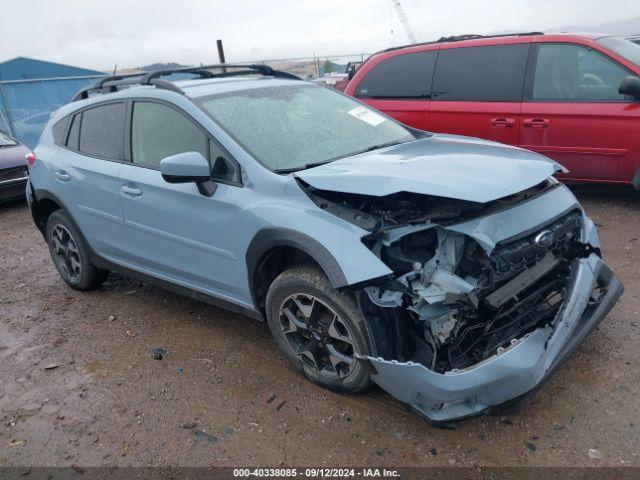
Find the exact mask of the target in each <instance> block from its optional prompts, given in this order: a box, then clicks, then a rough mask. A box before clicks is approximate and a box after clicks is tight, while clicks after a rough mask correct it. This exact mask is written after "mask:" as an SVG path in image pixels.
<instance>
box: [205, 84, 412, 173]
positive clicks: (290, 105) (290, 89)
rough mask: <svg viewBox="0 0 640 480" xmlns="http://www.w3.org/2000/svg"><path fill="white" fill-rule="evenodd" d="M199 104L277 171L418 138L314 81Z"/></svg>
mask: <svg viewBox="0 0 640 480" xmlns="http://www.w3.org/2000/svg"><path fill="white" fill-rule="evenodd" d="M198 103H199V105H200V107H201V108H202V109H203V110H204V111H205V112H206V113H207V114H208V115H210V116H211V117H212V118H213V119H214V120H215V121H216V122H217V123H218V124H219V125H220V126H221V127H222V128H224V129H225V130H226V131H227V132H228V133H229V134H230V135H231V136H233V137H234V138H235V139H236V141H238V142H239V143H240V144H242V145H243V147H244V148H245V149H246V150H248V151H249V152H250V153H251V154H252V155H253V156H254V157H255V158H256V159H257V160H258V161H260V162H262V163H263V164H264V165H265V166H266V167H267V168H269V169H271V170H274V171H292V170H300V169H303V168H308V167H309V166H311V165H312V164H320V163H325V162H329V161H331V160H335V159H337V158H341V157H346V156H349V155H353V154H355V153H360V152H363V151H367V150H372V149H374V148H379V147H380V146H385V145H389V144H395V143H401V142H407V141H410V140H413V139H414V136H413V135H412V134H411V133H410V132H409V130H407V129H406V128H404V127H403V126H401V125H400V124H399V123H396V122H395V121H393V120H390V119H388V118H387V117H385V116H383V115H381V114H379V113H377V112H376V111H375V110H373V109H371V108H368V107H366V106H363V105H362V104H360V103H358V102H356V101H354V100H351V99H350V98H349V97H346V96H344V95H342V94H339V93H336V92H334V91H332V90H330V89H328V88H325V87H320V86H316V85H311V84H301V85H286V86H279V87H266V88H255V89H250V90H242V91H234V92H228V93H223V94H219V95H212V96H209V97H205V98H202V99H200V100H199V101H198Z"/></svg>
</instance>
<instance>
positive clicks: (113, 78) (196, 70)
mask: <svg viewBox="0 0 640 480" xmlns="http://www.w3.org/2000/svg"><path fill="white" fill-rule="evenodd" d="M228 68H232V69H240V70H236V71H233V72H229V71H227V69H228ZM212 69H221V70H222V72H220V73H213V72H212V71H211V70H212ZM174 73H191V74H194V75H198V76H199V77H200V78H220V77H231V76H241V75H253V74H255V73H258V74H261V75H264V76H270V77H277V78H288V79H291V80H300V77H297V76H296V75H293V74H291V73H287V72H282V71H280V70H274V69H273V68H271V67H270V66H269V65H260V64H250V65H242V64H232V63H219V64H214V65H201V66H197V67H179V68H167V69H163V70H156V71H153V72H138V73H130V74H126V75H109V76H106V77H103V78H100V79H98V80H97V81H96V83H95V84H93V85H91V86H88V87H85V88H83V89H82V90H80V91H79V92H78V93H76V94H75V95H74V96H73V99H72V100H71V101H72V102H75V101H77V100H83V99H85V98H89V94H90V93H94V92H104V91H105V90H107V91H108V92H116V91H118V87H122V86H126V85H153V86H155V87H156V88H162V89H164V90H170V91H172V92H176V93H180V94H181V95H184V91H183V90H182V89H181V88H180V87H178V86H177V85H175V84H173V83H171V82H170V81H168V80H163V79H162V77H166V76H168V75H172V74H174Z"/></svg>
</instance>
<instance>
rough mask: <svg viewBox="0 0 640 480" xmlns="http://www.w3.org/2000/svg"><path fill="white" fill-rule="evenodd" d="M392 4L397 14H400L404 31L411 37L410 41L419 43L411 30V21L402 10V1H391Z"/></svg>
mask: <svg viewBox="0 0 640 480" xmlns="http://www.w3.org/2000/svg"><path fill="white" fill-rule="evenodd" d="M391 3H392V4H393V7H394V8H395V9H396V13H397V14H398V18H399V19H400V23H402V26H403V27H404V31H405V33H406V34H407V37H409V41H411V43H417V40H416V36H415V34H414V33H413V30H412V29H411V25H409V19H408V18H407V16H406V15H405V13H404V9H403V8H402V4H401V3H400V0H391Z"/></svg>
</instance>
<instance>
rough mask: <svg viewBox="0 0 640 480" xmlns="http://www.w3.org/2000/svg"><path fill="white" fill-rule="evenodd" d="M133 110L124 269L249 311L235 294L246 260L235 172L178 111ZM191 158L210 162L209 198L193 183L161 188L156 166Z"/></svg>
mask: <svg viewBox="0 0 640 480" xmlns="http://www.w3.org/2000/svg"><path fill="white" fill-rule="evenodd" d="M132 108H133V111H132V115H131V117H132V120H131V163H130V164H127V165H123V166H122V169H121V170H120V188H121V198H122V204H123V212H124V221H125V226H126V229H127V237H128V239H129V243H130V251H129V256H130V258H129V259H128V262H129V263H130V264H132V265H133V266H134V268H136V269H137V270H139V271H142V272H146V273H147V274H150V275H152V276H155V277H158V278H161V279H164V280H167V281H170V282H172V283H177V284H180V285H182V286H185V287H189V288H191V289H194V290H198V291H202V292H204V293H208V294H212V295H215V296H217V297H219V298H223V299H226V300H229V301H233V302H235V303H246V302H245V301H243V300H246V299H241V298H240V297H241V289H240V288H238V285H243V284H244V283H243V278H244V277H243V272H245V271H246V266H245V263H244V262H245V260H244V257H242V256H241V254H240V252H239V251H238V248H239V247H238V241H237V237H236V234H235V232H234V227H235V226H236V225H237V222H236V219H237V216H238V215H237V214H238V211H239V209H238V207H237V205H239V204H241V202H240V197H241V196H242V195H243V193H245V192H244V188H242V187H241V186H240V184H239V182H240V179H239V168H238V166H237V164H236V163H235V161H233V160H232V159H231V158H230V156H229V155H228V154H227V153H226V152H224V151H223V150H222V149H221V148H220V147H219V146H218V144H217V143H216V142H215V141H213V140H211V139H210V138H209V136H208V135H207V133H206V131H205V130H204V129H202V128H200V126H199V125H197V124H196V123H195V122H194V121H192V119H191V118H189V117H187V116H186V114H184V113H183V112H181V111H179V110H178V109H176V108H174V107H172V106H169V105H167V104H164V103H157V102H152V101H136V102H134V103H133V107H132ZM189 151H196V152H200V153H202V154H203V155H204V156H205V157H206V158H213V159H214V162H212V163H213V164H214V168H212V176H213V178H214V179H215V180H217V190H216V191H215V193H214V195H213V196H212V197H207V196H205V195H203V194H201V193H200V192H199V191H198V188H197V186H196V185H195V184H194V183H187V184H170V183H167V182H165V181H164V180H163V178H162V175H161V174H160V170H159V167H160V161H161V160H162V159H163V158H165V157H167V156H170V155H174V154H177V153H183V152H189ZM242 269H244V270H242Z"/></svg>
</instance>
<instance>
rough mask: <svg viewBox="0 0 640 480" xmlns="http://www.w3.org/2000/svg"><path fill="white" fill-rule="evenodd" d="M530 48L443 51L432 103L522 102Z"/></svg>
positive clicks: (501, 47)
mask: <svg viewBox="0 0 640 480" xmlns="http://www.w3.org/2000/svg"><path fill="white" fill-rule="evenodd" d="M528 54H529V44H516V45H491V46H483V47H463V48H450V49H445V50H440V53H439V54H438V61H437V63H436V71H435V74H434V77H433V88H432V99H433V100H438V101H454V100H458V101H468V102H520V101H521V100H522V89H523V85H524V74H525V69H526V65H527V57H528Z"/></svg>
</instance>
